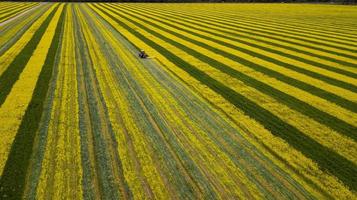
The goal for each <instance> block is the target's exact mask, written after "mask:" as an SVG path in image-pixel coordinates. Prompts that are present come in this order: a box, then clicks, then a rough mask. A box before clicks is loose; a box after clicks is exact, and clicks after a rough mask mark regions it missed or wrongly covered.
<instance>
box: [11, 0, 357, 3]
mask: <svg viewBox="0 0 357 200" xmlns="http://www.w3.org/2000/svg"><path fill="white" fill-rule="evenodd" d="M6 1H22V2H26V1H28V0H6ZM33 1H38V2H46V1H48V2H133V3H135V2H139V3H140V2H151V3H189V2H192V3H206V2H208V3H229V2H231V3H232V2H237V3H334V4H356V3H357V0H32V1H29V2H33Z"/></svg>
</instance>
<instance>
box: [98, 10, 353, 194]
mask: <svg viewBox="0 0 357 200" xmlns="http://www.w3.org/2000/svg"><path fill="white" fill-rule="evenodd" d="M95 7H96V8H98V9H99V10H101V11H102V12H104V13H105V14H106V15H108V16H109V17H111V18H112V19H113V20H114V21H116V22H117V23H118V24H119V25H120V26H122V27H123V28H124V29H126V30H128V31H129V32H130V33H132V34H133V35H135V36H136V37H138V38H140V39H141V40H142V41H143V42H145V43H146V44H148V45H150V46H151V47H152V48H154V49H156V50H157V51H158V52H159V53H160V54H162V55H163V56H165V57H166V58H167V59H168V60H170V61H171V62H173V63H175V64H176V66H177V67H179V68H181V69H182V70H184V71H186V72H187V73H188V74H190V75H191V76H192V77H194V78H195V79H197V80H198V81H200V82H201V83H203V84H205V85H207V86H208V87H209V88H210V89H212V90H213V91H215V92H216V93H218V94H220V95H221V96H222V97H223V98H225V99H226V100H227V101H229V102H230V103H232V104H233V105H234V106H236V107H238V108H239V109H241V110H243V111H244V113H245V114H246V115H248V116H249V117H251V118H253V119H255V120H256V121H257V122H259V123H260V124H262V125H263V126H264V127H265V128H266V129H268V130H270V132H271V133H272V134H274V135H275V136H277V137H280V138H282V139H284V140H285V141H287V142H288V143H289V144H290V145H291V146H292V147H294V148H295V149H297V150H299V151H300V152H302V153H303V154H304V155H305V156H307V157H308V158H311V159H312V160H314V161H315V162H316V163H317V164H318V165H319V166H320V168H322V170H326V171H328V172H329V173H331V174H333V175H334V176H336V177H337V178H339V179H340V180H341V181H342V182H343V183H344V184H345V185H347V186H348V187H350V188H351V189H352V190H354V191H356V190H357V184H356V182H357V177H356V176H355V174H357V166H356V165H355V164H354V163H352V162H351V161H349V160H347V159H346V158H344V157H342V156H340V155H339V154H337V153H336V152H334V151H332V150H331V149H329V148H327V147H325V146H323V145H321V144H319V143H318V142H316V141H315V140H313V139H312V138H311V137H309V136H307V135H305V134H304V133H302V132H301V131H299V130H298V129H297V128H295V127H294V126H291V125H290V124H287V123H286V122H284V121H283V120H281V119H280V118H278V117H277V116H275V115H273V114H272V113H270V112H269V111H268V110H266V109H264V108H263V107H261V106H260V105H258V104H256V103H254V102H253V101H251V100H249V99H248V98H246V97H245V96H243V95H241V94H239V93H237V92H235V91H234V90H232V89H231V88H229V87H227V86H226V85H224V84H222V83H221V82H219V81H217V80H215V79H214V78H212V77H210V76H209V75H207V74H206V73H204V72H203V71H201V70H199V69H197V68H196V67H195V66H193V65H191V64H190V63H188V62H186V61H184V60H182V59H181V58H180V57H178V56H176V55H175V54H173V53H172V52H170V51H169V50H167V49H166V48H164V47H162V46H160V45H159V44H157V43H156V42H154V41H152V40H151V39H149V38H147V37H146V36H144V35H142V34H141V33H139V32H137V31H136V30H134V29H132V28H131V27H130V26H128V25H126V24H125V23H124V22H122V21H120V20H119V19H117V18H115V17H114V16H112V15H110V14H109V13H108V12H107V11H106V10H105V9H103V8H101V7H98V6H97V5H95ZM124 37H125V36H124ZM127 40H128V41H130V39H129V38H127Z"/></svg>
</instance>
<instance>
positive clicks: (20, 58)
mask: <svg viewBox="0 0 357 200" xmlns="http://www.w3.org/2000/svg"><path fill="white" fill-rule="evenodd" d="M57 9H58V7H57V8H55V9H54V10H53V11H52V12H51V13H50V14H49V15H48V17H47V19H46V20H45V21H44V22H43V23H42V24H41V26H40V27H39V28H38V29H37V30H36V32H35V34H34V35H33V36H32V38H31V40H30V41H29V42H28V43H27V44H26V46H25V47H24V48H23V49H22V50H21V52H20V53H19V54H18V55H17V56H16V57H15V59H14V60H13V61H12V63H11V64H10V65H9V66H8V67H7V68H6V70H5V71H4V72H3V74H2V75H1V76H0V106H1V105H2V104H3V103H4V102H5V99H6V97H7V95H8V94H9V93H10V91H11V89H12V86H13V85H14V84H15V83H16V81H17V80H18V79H19V76H20V74H21V73H22V71H23V70H24V68H25V66H26V64H27V62H28V61H29V59H30V58H31V56H32V54H33V52H34V51H35V49H36V47H37V45H38V43H39V42H40V40H41V38H42V36H43V34H44V33H45V31H46V29H47V27H48V25H49V24H50V22H51V20H52V18H53V16H54V15H55V12H56V11H57Z"/></svg>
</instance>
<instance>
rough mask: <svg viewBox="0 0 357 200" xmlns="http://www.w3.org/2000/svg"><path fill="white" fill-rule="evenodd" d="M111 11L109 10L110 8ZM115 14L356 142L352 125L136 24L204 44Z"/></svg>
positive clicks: (248, 62) (253, 65)
mask: <svg viewBox="0 0 357 200" xmlns="http://www.w3.org/2000/svg"><path fill="white" fill-rule="evenodd" d="M110 9H111V8H110ZM115 11H116V12H117V14H118V15H120V16H122V17H123V18H125V19H126V20H128V21H130V22H132V23H133V24H136V25H137V26H138V27H140V28H142V29H143V30H146V31H148V32H150V33H151V34H152V35H154V36H156V37H158V38H160V39H162V40H164V41H165V42H168V43H170V44H172V45H174V46H176V47H177V48H180V49H182V50H183V51H185V52H187V53H188V54H190V55H192V56H193V57H196V58H197V59H199V60H201V61H202V62H205V63H208V64H210V66H212V67H214V68H216V69H218V70H220V71H222V72H223V73H226V74H228V75H230V76H232V77H234V78H236V79H238V80H240V81H242V82H244V83H245V84H247V85H249V86H251V87H253V88H255V89H257V90H259V91H260V92H262V93H264V94H266V95H269V96H271V97H272V98H274V99H276V100H277V101H279V102H280V103H282V104H285V105H287V106H288V107H289V108H291V109H293V110H295V111H297V112H300V113H302V114H304V115H306V116H309V117H311V118H312V119H314V120H316V121H318V122H320V123H321V124H324V125H326V126H327V127H330V128H331V129H333V130H335V131H337V132H339V133H341V134H344V135H346V136H348V137H351V138H352V139H354V140H356V139H357V135H356V134H355V132H357V128H356V127H355V126H353V125H350V124H348V123H346V122H345V121H343V120H340V119H338V118H336V117H335V116H332V115H330V114H328V113H325V112H323V111H321V110H319V109H317V108H315V107H313V106H311V105H309V104H308V103H306V102H304V101H301V100H299V99H297V98H295V97H293V96H290V95H288V94H286V93H284V92H282V91H280V90H277V89H275V88H273V87H272V86H270V85H267V84H265V83H262V82H260V81H258V80H256V79H254V78H251V77H249V76H247V75H245V74H244V73H241V72H239V71H236V70H234V69H232V68H231V67H230V66H228V65H225V64H223V63H221V62H219V61H217V60H215V59H212V58H210V57H208V56H206V55H204V54H202V53H200V52H198V51H195V50H193V49H191V48H189V47H187V46H185V45H182V44H180V43H178V42H176V41H174V40H172V39H170V38H168V37H165V36H163V35H161V34H159V33H157V32H155V31H154V30H150V29H149V28H147V27H146V26H143V25H142V23H138V22H137V21H141V22H142V21H145V23H147V24H150V25H152V26H155V27H157V28H159V29H160V30H162V31H166V32H169V33H171V34H173V35H176V36H177V37H180V38H182V39H184V40H187V41H190V42H192V43H195V44H197V45H200V46H202V47H204V48H207V49H213V48H212V47H210V46H208V45H206V44H203V43H201V42H198V41H195V40H192V39H190V38H188V37H186V36H183V35H180V34H178V33H175V32H173V31H170V30H167V29H166V28H163V27H160V26H158V25H155V24H153V23H152V22H150V21H148V20H145V19H141V20H134V19H131V18H129V17H125V16H123V15H122V14H121V13H125V11H123V10H121V11H120V13H119V12H118V11H117V10H115ZM213 50H215V51H216V52H218V51H220V50H219V49H213ZM238 62H239V63H242V64H243V65H245V66H251V67H254V68H257V69H264V68H263V67H262V66H260V65H258V64H256V63H253V62H250V61H248V60H245V59H244V58H239V61H238ZM302 83H303V82H301V83H299V84H302ZM355 108H357V105H356V106H355V107H354V108H353V109H355Z"/></svg>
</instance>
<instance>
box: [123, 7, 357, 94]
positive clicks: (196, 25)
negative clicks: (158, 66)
mask: <svg viewBox="0 0 357 200" xmlns="http://www.w3.org/2000/svg"><path fill="white" fill-rule="evenodd" d="M124 8H126V7H124ZM138 10H139V9H138ZM140 10H143V9H140ZM145 11H147V10H145ZM149 13H150V15H155V14H153V13H154V11H152V10H150V11H149ZM140 14H142V13H140ZM156 16H158V17H162V16H164V17H165V20H168V21H171V22H173V23H175V24H180V25H183V26H185V27H188V28H192V29H194V30H195V29H196V30H200V31H202V32H206V33H209V34H212V35H214V36H217V37H220V38H225V39H229V40H232V41H235V42H239V43H242V44H246V45H248V46H252V47H255V48H258V49H262V50H265V51H268V52H272V53H275V54H278V55H282V56H284V57H287V58H291V59H294V60H297V61H301V62H304V63H307V64H310V65H313V66H315V67H319V68H322V69H326V70H329V71H333V72H336V73H339V74H343V75H346V76H349V77H352V78H357V74H356V73H353V72H350V71H345V70H343V69H339V68H335V67H332V66H328V65H325V64H322V63H319V62H315V61H312V60H308V59H305V58H301V57H298V56H295V55H292V54H288V53H286V52H283V51H279V50H276V49H272V48H268V47H265V46H262V45H257V44H254V43H251V42H248V41H245V40H242V39H240V38H235V37H231V36H229V35H227V34H226V35H225V34H219V33H217V32H216V31H221V30H219V29H217V28H214V27H209V26H205V25H202V24H200V23H195V22H192V21H189V20H186V19H183V17H181V16H180V18H179V19H177V20H175V19H176V18H177V17H178V16H173V15H172V14H171V15H170V14H163V13H159V14H156ZM172 18H175V19H172ZM186 18H188V19H191V18H189V17H187V16H186ZM191 20H192V19H191ZM195 20H196V21H200V20H197V19H195ZM181 21H185V22H187V23H183V22H181ZM200 22H202V21H200ZM170 26H173V27H176V26H174V25H173V24H170ZM201 27H205V28H208V29H210V30H206V29H202V28H201ZM187 32H188V31H187ZM193 33H195V32H193ZM195 34H197V33H195ZM197 35H200V34H197ZM201 36H202V35H200V37H201ZM205 38H208V37H207V36H205ZM251 39H252V40H253V38H251ZM211 40H212V39H211ZM260 42H262V41H260ZM217 43H220V44H222V45H226V46H228V47H231V48H234V49H240V48H237V46H234V45H232V44H230V43H227V42H223V41H217ZM301 70H303V71H308V70H306V69H301ZM303 71H302V72H303ZM307 73H314V74H317V73H315V72H311V71H308V72H307ZM309 75H310V76H312V77H314V76H316V77H319V76H323V75H321V74H318V75H313V74H309ZM321 78H322V77H321ZM321 78H319V79H321ZM329 79H332V78H329V77H328V78H327V79H326V80H324V79H322V80H324V81H331V82H334V81H335V79H332V80H329ZM339 82H341V81H339ZM339 82H335V83H334V84H338V83H339ZM343 83H344V82H343ZM343 83H342V84H343ZM332 84H333V83H332ZM334 84H333V85H334ZM353 86H354V85H353ZM342 87H346V88H348V87H349V86H347V85H346V86H342ZM354 87H355V86H354Z"/></svg>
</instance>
